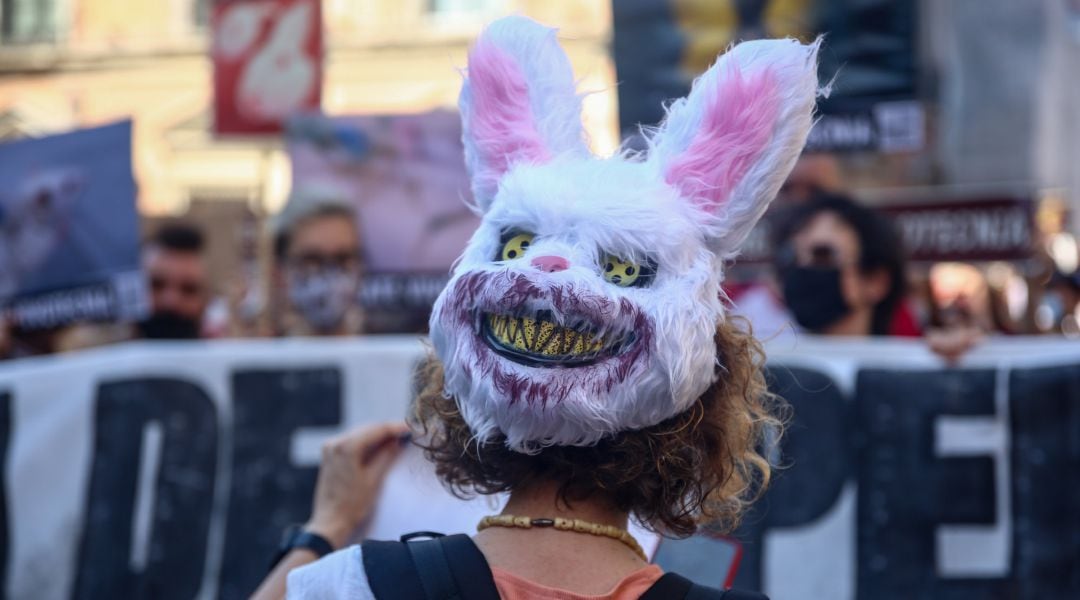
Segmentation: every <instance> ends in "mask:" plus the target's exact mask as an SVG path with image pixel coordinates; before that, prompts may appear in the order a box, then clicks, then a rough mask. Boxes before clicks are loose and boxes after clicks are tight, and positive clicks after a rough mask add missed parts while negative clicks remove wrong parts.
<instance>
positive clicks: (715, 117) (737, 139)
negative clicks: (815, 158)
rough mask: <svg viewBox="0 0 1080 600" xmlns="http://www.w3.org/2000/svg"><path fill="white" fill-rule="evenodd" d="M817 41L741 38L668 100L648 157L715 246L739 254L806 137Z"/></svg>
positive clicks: (815, 88)
mask: <svg viewBox="0 0 1080 600" xmlns="http://www.w3.org/2000/svg"><path fill="white" fill-rule="evenodd" d="M819 44H820V40H819V41H818V42H815V43H813V44H810V45H804V44H801V43H799V42H798V41H795V40H790V39H789V40H757V41H752V42H744V43H742V44H739V45H737V46H735V47H734V48H733V49H731V50H729V51H728V52H727V53H726V54H724V55H723V56H722V57H721V58H720V60H718V61H717V62H716V64H714V65H713V66H712V67H711V68H709V70H708V71H706V72H705V74H703V75H702V76H701V77H699V78H698V79H697V81H695V82H694V85H693V88H692V89H691V91H690V95H689V96H687V97H686V98H683V99H680V100H678V101H676V102H675V103H674V104H672V105H671V107H670V108H669V109H668V115H667V119H665V121H664V123H663V125H661V127H660V130H659V131H658V132H657V133H656V135H655V136H653V138H652V140H651V148H650V156H649V161H650V162H655V163H658V166H659V169H660V173H661V175H662V177H663V178H664V179H665V180H666V181H667V183H669V184H671V185H673V186H675V187H677V188H678V189H679V191H680V192H681V193H682V195H683V197H685V198H686V199H687V201H689V202H692V203H693V204H695V205H696V206H697V207H698V208H700V209H701V212H700V215H701V219H702V221H701V222H702V227H703V228H704V229H705V232H706V237H707V238H708V240H709V242H710V245H712V246H713V249H714V251H716V252H717V254H719V255H722V256H727V255H730V254H733V253H734V252H735V251H736V250H737V249H738V246H739V244H740V243H742V241H743V239H745V238H746V235H747V234H748V233H749V232H750V229H751V228H752V227H753V226H754V223H756V222H757V220H758V219H759V218H760V217H761V215H762V214H763V213H764V212H765V209H766V208H768V206H769V202H771V201H772V199H773V198H774V197H775V196H776V193H777V192H778V191H779V190H780V186H781V185H782V184H783V182H784V180H785V179H786V178H787V176H788V174H789V173H790V172H791V169H792V167H794V165H795V161H796V160H797V159H798V157H799V153H800V152H801V151H802V148H803V145H804V144H805V143H806V136H807V134H808V133H809V132H810V127H811V125H812V118H813V112H814V101H815V98H816V96H817V93H818V82H817V52H818V47H819Z"/></svg>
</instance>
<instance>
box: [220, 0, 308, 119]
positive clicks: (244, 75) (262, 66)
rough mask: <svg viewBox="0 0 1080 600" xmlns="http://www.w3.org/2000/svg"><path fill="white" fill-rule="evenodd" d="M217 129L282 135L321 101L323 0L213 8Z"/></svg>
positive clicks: (243, 2)
mask: <svg viewBox="0 0 1080 600" xmlns="http://www.w3.org/2000/svg"><path fill="white" fill-rule="evenodd" d="M211 27H212V30H213V47H212V51H211V52H212V57H213V61H214V132H215V133H216V134H218V135H222V134H226V135H227V134H260V133H279V132H280V131H281V130H282V124H283V123H284V121H285V120H286V119H287V118H288V117H289V116H290V115H292V114H293V113H296V112H299V111H310V110H315V109H318V108H319V106H320V105H321V101H322V79H323V65H322V59H323V39H322V12H321V5H320V0H234V1H231V2H218V3H217V4H216V6H215V8H214V16H213V19H212V23H211Z"/></svg>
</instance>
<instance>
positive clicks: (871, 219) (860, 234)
mask: <svg viewBox="0 0 1080 600" xmlns="http://www.w3.org/2000/svg"><path fill="white" fill-rule="evenodd" d="M772 233H773V248H774V265H775V268H776V274H777V276H778V279H779V281H780V285H781V289H782V296H783V301H784V304H785V305H786V306H787V308H788V309H789V310H790V311H791V313H792V315H793V316H794V317H795V320H796V322H798V324H799V325H800V326H801V327H802V328H803V329H806V330H807V331H811V332H813V333H819V334H823V335H850V336H866V335H890V334H894V333H903V334H916V335H917V333H918V332H917V331H909V330H907V329H905V330H904V331H898V330H897V328H895V327H894V324H897V323H896V321H897V308H898V306H899V305H900V302H901V300H902V299H903V298H904V294H905V291H906V281H905V264H906V261H905V259H904V251H903V247H902V245H901V242H900V237H899V235H898V233H897V232H896V230H895V229H894V228H893V227H892V226H891V224H890V223H889V222H888V221H886V220H885V219H884V218H882V217H881V216H880V215H878V214H877V213H875V212H874V211H873V210H871V209H869V208H866V207H863V206H860V205H859V204H856V203H855V202H853V201H851V200H850V199H848V198H846V197H843V196H837V195H830V194H819V195H817V196H816V197H814V198H813V199H811V200H808V201H807V202H806V203H804V204H800V205H798V206H794V207H791V208H789V209H788V210H787V211H786V212H783V213H781V214H778V215H777V218H776V219H775V220H774V221H773V230H772ZM905 321H908V319H905ZM903 325H904V326H905V327H906V326H907V325H909V323H907V322H905V323H903Z"/></svg>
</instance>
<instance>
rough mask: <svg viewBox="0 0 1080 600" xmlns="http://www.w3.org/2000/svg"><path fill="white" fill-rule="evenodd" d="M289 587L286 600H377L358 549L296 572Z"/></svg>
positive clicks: (353, 548)
mask: <svg viewBox="0 0 1080 600" xmlns="http://www.w3.org/2000/svg"><path fill="white" fill-rule="evenodd" d="M286 585H287V587H286V592H285V598H287V600H338V599H340V600H375V594H374V593H373V592H372V591H371V586H370V584H368V579H367V573H365V572H364V558H363V552H362V551H361V549H360V546H359V545H354V546H349V547H347V548H342V549H341V550H338V551H337V552H334V553H332V554H327V555H326V556H324V557H323V558H321V559H319V560H317V561H315V562H313V563H311V564H309V565H304V566H302V567H299V568H297V569H293V570H292V571H291V572H290V573H289V579H288V582H287V584H286Z"/></svg>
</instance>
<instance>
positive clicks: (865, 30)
mask: <svg viewBox="0 0 1080 600" xmlns="http://www.w3.org/2000/svg"><path fill="white" fill-rule="evenodd" d="M612 7H613V13H614V21H615V41H614V50H615V67H616V70H617V71H618V79H619V82H620V85H619V110H620V127H621V129H622V132H623V136H624V137H629V136H633V135H635V134H636V133H637V127H638V125H655V124H656V123H658V122H660V120H662V119H663V117H664V109H663V106H664V104H665V103H666V102H667V101H670V100H671V99H673V98H678V97H681V96H684V95H685V94H686V93H687V92H688V91H689V89H690V83H691V82H692V81H693V79H694V78H695V77H697V76H698V75H699V74H701V73H702V72H703V71H704V70H705V69H706V68H708V67H709V65H711V64H712V63H713V61H715V60H716V57H717V55H719V54H721V53H723V52H724V51H725V50H726V49H727V48H728V47H729V46H730V45H731V44H734V43H737V42H740V41H744V40H752V39H758V38H782V37H795V38H799V39H801V40H803V41H804V42H810V41H812V40H814V39H815V38H816V37H817V36H818V35H822V34H824V35H825V36H826V37H825V41H824V45H823V46H822V51H821V54H820V60H821V70H820V74H821V77H820V79H821V82H822V84H823V85H827V86H829V87H830V88H831V94H830V95H829V97H828V98H822V99H820V101H819V110H820V115H819V120H818V121H817V124H816V125H815V127H814V129H813V131H812V132H811V133H810V139H809V141H808V142H807V148H808V149H809V150H812V151H814V150H816V151H830V152H843V151H880V152H905V151H917V150H920V149H921V148H922V147H923V146H924V144H925V112H924V108H923V106H922V105H921V103H919V102H918V101H917V100H916V79H917V73H916V38H915V36H916V30H917V20H916V10H917V5H916V2H914V1H913V0H838V1H832V0H828V1H827V0H628V1H626V2H623V1H619V2H613V3H612Z"/></svg>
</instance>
